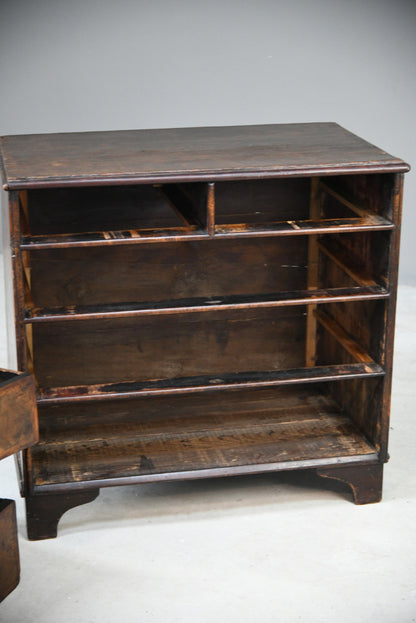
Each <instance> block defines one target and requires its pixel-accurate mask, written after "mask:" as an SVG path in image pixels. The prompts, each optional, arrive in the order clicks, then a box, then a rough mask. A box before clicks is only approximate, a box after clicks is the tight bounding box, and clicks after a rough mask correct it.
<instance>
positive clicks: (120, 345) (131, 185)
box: [1, 123, 409, 539]
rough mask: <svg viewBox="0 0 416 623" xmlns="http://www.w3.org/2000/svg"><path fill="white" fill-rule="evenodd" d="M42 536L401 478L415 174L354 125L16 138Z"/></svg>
mask: <svg viewBox="0 0 416 623" xmlns="http://www.w3.org/2000/svg"><path fill="white" fill-rule="evenodd" d="M1 154H2V170H3V187H4V191H5V192H4V199H5V208H6V216H7V219H8V222H9V225H10V244H9V247H8V251H9V256H8V258H6V260H7V261H9V262H10V265H11V266H12V269H13V281H12V279H11V275H12V271H11V270H10V275H9V277H10V278H9V285H10V286H12V287H10V292H11V295H10V300H12V299H14V305H15V334H16V350H17V358H18V366H19V368H20V369H22V370H25V371H29V372H33V373H34V376H35V378H36V386H37V388H36V391H37V405H38V409H39V424H40V437H39V443H38V444H37V445H36V446H34V447H33V448H32V449H29V450H26V451H25V453H24V455H23V457H22V464H21V468H22V469H21V471H22V474H23V483H22V484H23V487H22V488H23V492H24V495H25V497H26V507H27V521H28V534H29V538H31V539H39V538H48V537H53V536H56V533H57V525H58V521H59V518H60V517H61V515H62V514H63V513H64V512H65V511H66V510H68V509H69V508H71V507H72V506H76V505H79V504H83V503H85V502H87V501H90V500H92V499H93V498H94V497H96V495H97V494H98V491H99V489H100V488H101V487H105V486H112V485H120V484H133V483H141V482H156V481H163V480H180V479H196V478H205V477H213V476H215V477H217V476H229V475H236V474H248V473H261V472H271V471H276V472H278V471H282V470H293V469H314V470H316V471H317V473H318V474H320V475H321V476H324V477H327V478H334V479H337V480H341V481H343V482H347V483H348V484H349V485H350V487H351V489H352V491H353V494H354V500H355V502H356V503H358V504H361V503H367V502H374V501H377V500H379V499H380V497H381V487H382V472H383V465H384V463H385V462H386V460H387V456H388V455H387V438H388V429H389V411H390V406H389V405H390V389H391V376H392V349H393V335H394V316H395V304H396V288H397V269H398V253H399V233H400V222H401V202H402V188H403V174H404V173H405V172H406V171H407V170H408V169H409V167H408V165H407V164H406V163H404V162H403V161H401V160H399V159H398V158H395V157H393V156H391V155H389V154H387V153H386V152H384V151H382V150H381V149H378V148H377V147H375V146H373V145H370V144H369V143H367V142H366V141H363V140H362V139H360V138H359V137H357V136H355V135H353V134H351V133H350V132H348V131H347V130H344V129H343V128H341V127H340V126H338V125H337V124H335V123H316V124H313V123H312V124H291V125H290V124H289V125H267V126H244V127H228V128H182V129H168V130H136V131H120V132H91V133H82V134H50V135H32V136H14V137H13V136H10V137H4V138H3V139H2V141H1Z"/></svg>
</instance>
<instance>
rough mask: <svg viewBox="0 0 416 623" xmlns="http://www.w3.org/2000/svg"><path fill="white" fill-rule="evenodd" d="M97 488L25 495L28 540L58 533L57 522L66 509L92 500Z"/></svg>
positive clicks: (49, 537) (96, 493)
mask: <svg viewBox="0 0 416 623" xmlns="http://www.w3.org/2000/svg"><path fill="white" fill-rule="evenodd" d="M98 494H99V489H89V490H88V491H75V492H71V493H55V494H53V495H47V496H45V495H37V496H32V495H27V496H26V521H27V536H28V539H29V540H30V541H39V540H41V539H53V538H54V537H56V536H57V534H58V522H59V520H60V519H61V517H62V515H63V514H64V513H66V511H68V510H70V509H71V508H74V507H75V506H81V505H82V504H87V503H88V502H92V501H93V500H95V498H96V497H97V496H98Z"/></svg>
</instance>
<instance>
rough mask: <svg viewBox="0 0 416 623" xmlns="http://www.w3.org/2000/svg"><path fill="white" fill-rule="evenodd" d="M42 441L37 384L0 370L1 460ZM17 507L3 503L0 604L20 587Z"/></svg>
mask: <svg viewBox="0 0 416 623" xmlns="http://www.w3.org/2000/svg"><path fill="white" fill-rule="evenodd" d="M38 439H39V431H38V418H37V409H36V394H35V383H34V380H33V377H31V376H30V375H29V374H27V373H26V372H12V371H10V370H0V459H2V458H4V457H6V456H9V455H11V454H15V453H16V452H19V451H20V450H22V449H23V448H27V447H28V446H32V445H33V444H34V443H36V442H37V441H38ZM19 578H20V562H19V546H18V540H17V524H16V509H15V503H14V502H13V501H12V500H2V499H0V601H2V600H3V599H4V598H5V597H6V596H7V595H8V594H9V593H10V592H11V591H12V590H13V589H14V588H16V586H17V584H18V583H19Z"/></svg>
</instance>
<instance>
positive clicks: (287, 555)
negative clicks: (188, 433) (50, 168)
mask: <svg viewBox="0 0 416 623" xmlns="http://www.w3.org/2000/svg"><path fill="white" fill-rule="evenodd" d="M415 353H416V288H411V287H406V286H403V287H401V288H400V292H399V306H398V322H397V333H396V353H395V374H394V386H393V400H392V428H391V443H390V453H391V460H390V462H389V463H388V465H387V466H386V469H385V484H384V499H383V501H382V502H381V503H380V504H375V505H368V506H362V507H359V506H355V505H354V504H352V502H351V496H350V494H349V492H348V490H347V489H344V488H343V487H342V485H340V486H338V485H336V484H335V483H331V481H325V480H321V481H318V480H315V479H314V478H313V477H311V476H310V475H308V474H306V475H305V474H301V473H298V474H296V473H293V474H278V475H267V476H256V477H246V478H233V479H219V480H216V481H214V480H209V481H199V482H194V483H170V484H158V485H145V486H144V485H142V486H138V487H127V488H113V489H104V490H102V492H101V494H100V497H99V498H98V499H97V500H96V501H95V502H93V503H91V504H88V505H86V506H84V507H79V508H76V509H73V510H71V511H69V512H68V513H67V514H65V515H64V517H63V519H62V520H61V522H60V529H59V536H58V538H57V539H55V540H48V541H39V542H29V541H27V539H26V536H25V522H24V509H23V503H22V500H20V499H19V498H18V490H17V484H16V478H15V473H14V465H13V461H12V459H6V460H4V461H2V462H1V463H0V494H1V497H10V498H15V499H17V513H18V523H19V538H20V552H21V564H22V575H21V582H20V585H19V587H18V588H17V589H16V590H15V591H14V593H12V594H11V595H10V596H9V597H8V598H7V599H6V600H5V601H4V602H3V604H1V605H0V621H1V623H26V622H30V623H32V622H36V623H38V622H39V623H60V622H65V623H71V622H72V621H74V622H77V623H92V622H93V623H95V622H99V623H107V622H108V623H118V622H119V621H120V622H123V623H130V622H135V623H136V622H141V621H145V622H147V621H149V622H163V623H174V622H175V623H176V622H178V623H188V622H189V623H190V622H192V623H194V622H196V623H205V622H207V623H208V622H210V623H211V622H214V621H215V622H217V621H221V622H224V623H231V622H233V621H236V622H237V621H238V622H239V623H245V622H247V623H254V622H259V623H267V622H273V623H275V622H277V621H282V622H284V623H291V622H292V621H293V622H298V621H304V622H307V623H314V622H316V623H318V622H319V623H325V622H331V623H333V622H336V623H351V622H352V621H357V622H359V623H367V622H377V623H383V622H389V623H407V622H411V621H416V470H415V464H414V461H415V441H416V423H415V419H416V409H415V406H416V391H415V383H416V358H415Z"/></svg>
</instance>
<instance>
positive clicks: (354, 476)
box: [316, 463, 383, 504]
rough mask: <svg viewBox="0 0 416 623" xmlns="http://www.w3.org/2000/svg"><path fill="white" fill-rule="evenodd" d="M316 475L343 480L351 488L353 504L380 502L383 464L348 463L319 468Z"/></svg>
mask: <svg viewBox="0 0 416 623" xmlns="http://www.w3.org/2000/svg"><path fill="white" fill-rule="evenodd" d="M316 471H317V474H318V476H322V477H323V478H333V479H335V480H341V481H342V482H345V483H346V484H347V485H349V487H350V488H351V490H352V494H353V496H354V502H355V504H374V503H375V502H380V500H381V496H382V487H383V465H380V464H379V463H374V464H371V465H360V466H358V465H348V466H342V467H340V466H334V467H325V468H319V469H317V470H316Z"/></svg>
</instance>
